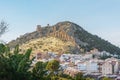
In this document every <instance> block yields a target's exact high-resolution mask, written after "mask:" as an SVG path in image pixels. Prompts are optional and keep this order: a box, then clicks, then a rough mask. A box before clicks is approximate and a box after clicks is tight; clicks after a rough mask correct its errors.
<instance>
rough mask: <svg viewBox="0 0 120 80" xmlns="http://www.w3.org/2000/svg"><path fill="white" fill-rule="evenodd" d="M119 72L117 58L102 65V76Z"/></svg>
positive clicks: (109, 59) (110, 59) (107, 60)
mask: <svg viewBox="0 0 120 80" xmlns="http://www.w3.org/2000/svg"><path fill="white" fill-rule="evenodd" d="M118 72H119V60H118V59H116V58H108V59H106V60H105V62H104V63H103V65H102V74H103V75H107V74H116V73H118Z"/></svg>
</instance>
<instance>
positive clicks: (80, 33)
mask: <svg viewBox="0 0 120 80" xmlns="http://www.w3.org/2000/svg"><path fill="white" fill-rule="evenodd" d="M17 44H19V45H21V46H22V47H24V49H26V48H29V47H32V48H33V45H34V51H37V50H38V51H46V50H47V51H55V52H60V51H61V52H62V51H63V52H72V53H80V52H83V51H89V50H91V49H93V48H97V49H98V50H99V51H104V50H105V51H107V52H110V53H111V54H119V53H120V48H118V47H116V46H115V45H113V44H111V43H110V42H108V41H105V40H103V39H101V38H100V37H98V36H97V35H92V34H91V33H89V32H87V31H86V30H84V29H83V28H82V27H81V26H79V25H77V24H75V23H72V22H69V21H64V22H59V23H57V24H55V25H53V26H50V25H49V24H48V25H47V26H45V27H41V26H40V25H37V28H36V31H34V32H32V33H26V34H24V35H22V36H20V37H19V38H17V39H16V40H13V41H11V42H9V43H8V45H9V46H10V47H11V48H12V47H15V45H17ZM35 46H36V47H35ZM53 46H54V47H53Z"/></svg>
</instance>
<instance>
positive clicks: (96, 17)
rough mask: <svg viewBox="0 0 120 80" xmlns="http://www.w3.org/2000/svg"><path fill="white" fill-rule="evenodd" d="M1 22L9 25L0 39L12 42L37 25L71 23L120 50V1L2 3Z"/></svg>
mask: <svg viewBox="0 0 120 80" xmlns="http://www.w3.org/2000/svg"><path fill="white" fill-rule="evenodd" d="M0 20H4V21H6V22H7V23H8V24H9V26H8V27H9V28H8V31H7V32H6V33H5V34H4V35H2V37H0V39H2V40H4V41H6V42H9V41H11V40H13V39H16V38H17V37H19V36H20V35H23V34H25V33H29V32H32V31H35V30H36V25H38V24H39V25H41V26H45V25H47V24H50V25H54V24H56V23H58V22H61V21H71V22H74V23H76V24H78V25H80V26H81V27H83V28H84V29H85V30H87V31H88V32H90V33H92V34H94V35H98V36H99V37H101V38H103V39H105V40H107V41H109V42H111V43H113V44H115V45H116V46H120V31H119V30H120V0H0Z"/></svg>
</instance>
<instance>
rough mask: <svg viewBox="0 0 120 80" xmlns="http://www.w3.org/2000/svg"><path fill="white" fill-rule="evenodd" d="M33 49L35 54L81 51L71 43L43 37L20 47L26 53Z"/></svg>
mask: <svg viewBox="0 0 120 80" xmlns="http://www.w3.org/2000/svg"><path fill="white" fill-rule="evenodd" d="M29 48H32V50H33V53H37V52H55V53H63V52H64V53H74V52H75V51H79V48H77V46H76V45H75V44H74V42H71V41H67V42H66V41H62V40H60V39H58V38H55V37H42V38H38V39H34V40H30V41H28V42H26V43H25V44H22V45H20V49H21V50H22V51H25V50H26V49H29Z"/></svg>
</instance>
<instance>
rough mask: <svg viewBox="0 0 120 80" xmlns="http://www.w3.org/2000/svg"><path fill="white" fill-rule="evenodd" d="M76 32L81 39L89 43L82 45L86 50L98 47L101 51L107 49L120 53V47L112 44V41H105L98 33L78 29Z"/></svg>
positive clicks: (113, 52)
mask: <svg viewBox="0 0 120 80" xmlns="http://www.w3.org/2000/svg"><path fill="white" fill-rule="evenodd" d="M75 34H76V35H78V37H79V39H80V40H81V41H83V42H86V43H88V45H87V46H82V48H83V49H85V50H86V51H89V50H92V49H94V48H97V49H98V50H99V51H104V50H105V51H107V52H110V53H112V54H118V53H120V48H118V47H116V46H114V45H112V44H111V43H110V42H108V41H105V40H103V39H101V38H100V37H98V36H96V35H92V34H90V33H88V32H87V31H84V30H82V31H79V30H76V32H75Z"/></svg>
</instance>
